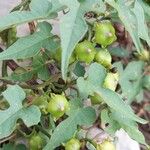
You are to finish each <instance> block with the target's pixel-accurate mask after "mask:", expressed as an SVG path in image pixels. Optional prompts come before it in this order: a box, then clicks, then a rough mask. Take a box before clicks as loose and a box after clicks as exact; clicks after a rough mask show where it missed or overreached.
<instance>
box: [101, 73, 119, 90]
mask: <svg viewBox="0 0 150 150" xmlns="http://www.w3.org/2000/svg"><path fill="white" fill-rule="evenodd" d="M118 80H119V74H118V72H117V73H107V76H106V78H105V81H104V85H103V86H104V88H107V89H110V90H112V91H115V90H116V87H117V84H118Z"/></svg>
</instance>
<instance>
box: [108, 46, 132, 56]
mask: <svg viewBox="0 0 150 150" xmlns="http://www.w3.org/2000/svg"><path fill="white" fill-rule="evenodd" d="M108 50H109V52H110V53H111V55H113V56H117V57H129V51H128V50H126V49H124V48H122V47H110V48H109V49H108Z"/></svg>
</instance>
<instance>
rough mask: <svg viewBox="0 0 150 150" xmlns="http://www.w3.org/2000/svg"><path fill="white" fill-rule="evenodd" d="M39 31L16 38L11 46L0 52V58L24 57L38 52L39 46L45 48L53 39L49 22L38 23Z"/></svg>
mask: <svg viewBox="0 0 150 150" xmlns="http://www.w3.org/2000/svg"><path fill="white" fill-rule="evenodd" d="M39 29H40V31H38V32H36V33H34V34H33V35H29V36H26V37H23V38H20V39H19V40H17V42H16V43H14V44H13V45H12V46H10V47H9V48H8V49H6V50H5V51H4V52H2V53H0V60H8V59H24V58H29V57H32V56H34V55H36V54H38V53H39V51H40V49H41V48H47V47H48V46H49V45H50V44H51V42H52V41H53V40H54V39H53V35H52V34H51V33H50V32H51V30H52V27H51V25H50V24H49V23H47V22H43V23H39Z"/></svg>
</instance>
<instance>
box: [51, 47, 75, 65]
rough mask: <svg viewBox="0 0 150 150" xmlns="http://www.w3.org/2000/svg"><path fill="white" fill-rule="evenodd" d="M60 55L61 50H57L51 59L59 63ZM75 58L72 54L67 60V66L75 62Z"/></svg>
mask: <svg viewBox="0 0 150 150" xmlns="http://www.w3.org/2000/svg"><path fill="white" fill-rule="evenodd" d="M61 53H62V49H61V48H58V49H57V50H56V52H55V53H54V54H53V55H52V57H53V58H54V59H55V60H56V61H57V62H58V63H61ZM75 60H76V58H75V54H74V53H73V54H72V55H71V57H70V59H69V64H72V63H73V62H75Z"/></svg>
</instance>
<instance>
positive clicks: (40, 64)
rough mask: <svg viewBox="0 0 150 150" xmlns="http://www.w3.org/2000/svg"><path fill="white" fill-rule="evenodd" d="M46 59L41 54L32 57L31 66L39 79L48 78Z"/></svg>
mask: <svg viewBox="0 0 150 150" xmlns="http://www.w3.org/2000/svg"><path fill="white" fill-rule="evenodd" d="M47 61H48V60H47V58H45V57H43V56H42V55H41V54H39V55H36V56H35V57H34V58H33V62H32V64H33V65H32V66H33V68H34V70H36V73H37V74H38V77H39V78H40V79H41V80H48V79H49V77H50V73H49V71H48V68H47Z"/></svg>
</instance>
